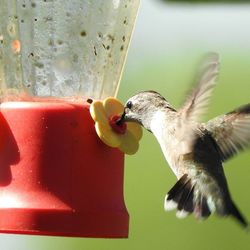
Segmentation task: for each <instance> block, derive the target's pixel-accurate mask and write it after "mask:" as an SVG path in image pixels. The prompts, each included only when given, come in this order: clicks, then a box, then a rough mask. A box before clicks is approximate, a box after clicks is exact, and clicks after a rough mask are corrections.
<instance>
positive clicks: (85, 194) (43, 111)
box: [0, 101, 129, 238]
mask: <svg viewBox="0 0 250 250" xmlns="http://www.w3.org/2000/svg"><path fill="white" fill-rule="evenodd" d="M0 107H1V108H0V110H1V112H0V173H1V174H0V232H2V233H18V234H36V235H54V236H59V235H61V236H79V237H105V238H106V237H107V238H126V237H127V236H128V221H129V215H128V213H127V210H126V207H125V204H124V198H123V171H124V169H123V167H124V155H123V153H121V152H120V151H119V150H118V149H113V148H110V147H108V146H106V145H104V144H103V143H102V142H101V141H100V139H99V138H98V137H97V135H96V132H95V129H94V122H93V120H92V118H91V117H90V114H89V104H88V103H84V104H75V103H68V102H63V101H60V102H53V101H47V102H5V103H2V104H1V106H0Z"/></svg>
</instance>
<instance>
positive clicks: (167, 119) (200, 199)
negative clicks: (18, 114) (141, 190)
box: [117, 53, 250, 227]
mask: <svg viewBox="0 0 250 250" xmlns="http://www.w3.org/2000/svg"><path fill="white" fill-rule="evenodd" d="M219 65H220V63H219V55H218V54H217V53H211V54H210V55H209V56H207V57H206V60H203V63H202V64H201V67H200V71H199V74H198V77H196V81H195V87H194V88H193V89H192V90H191V91H190V93H189V94H188V95H187V97H186V100H185V101H184V104H183V105H182V107H181V108H179V109H175V108H174V107H172V106H171V105H170V103H169V102H168V101H167V100H166V99H165V98H164V97H163V96H162V95H161V94H159V93H158V92H156V91H152V90H150V91H141V92H139V93H137V94H135V95H134V96H132V97H131V98H129V99H128V101H127V102H126V104H125V107H124V113H123V114H122V116H121V118H120V120H119V121H117V123H118V124H119V123H120V122H123V121H124V122H126V121H130V122H136V123H139V124H140V125H142V126H143V127H144V128H145V129H146V130H148V131H149V132H151V133H152V134H153V135H154V136H155V137H156V139H157V141H158V142H159V144H160V147H161V150H162V152H163V154H164V156H165V158H166V161H167V162H168V165H169V166H170V168H171V169H172V171H173V172H174V174H175V175H176V177H177V182H176V184H175V185H174V186H173V187H172V188H171V189H170V191H169V192H168V193H167V195H166V196H165V200H164V209H165V210H166V211H169V210H174V209H176V210H177V212H176V216H177V217H179V218H184V217H186V216H187V215H189V214H194V216H195V217H196V218H197V219H205V218H207V217H208V216H209V215H210V214H213V213H215V214H217V215H219V216H223V217H225V216H232V217H234V218H235V219H236V220H237V221H238V222H239V223H240V224H241V225H242V226H243V227H248V222H247V220H246V219H245V218H244V216H243V215H242V214H241V212H240V211H239V209H238V208H237V206H236V205H235V203H234V202H233V200H232V197H231V195H230V192H229V188H228V184H227V180H226V177H225V174H224V171H223V163H224V162H225V161H227V160H228V159H230V158H231V157H233V156H234V155H235V154H236V153H238V152H239V151H241V150H243V149H244V148H245V147H247V146H248V145H249V144H250V104H246V105H244V106H241V107H239V108H237V109H235V110H233V111H231V112H229V113H226V114H223V115H220V116H218V117H215V118H213V119H211V120H209V121H208V122H202V120H201V118H202V115H204V113H205V111H206V109H207V107H208V104H209V99H210V97H211V94H212V91H213V89H214V87H215V85H216V82H217V78H218V73H219Z"/></svg>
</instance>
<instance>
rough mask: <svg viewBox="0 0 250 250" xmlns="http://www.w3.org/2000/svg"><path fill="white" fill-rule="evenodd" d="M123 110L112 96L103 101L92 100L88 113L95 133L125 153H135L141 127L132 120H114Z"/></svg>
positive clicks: (140, 135) (140, 134)
mask: <svg viewBox="0 0 250 250" xmlns="http://www.w3.org/2000/svg"><path fill="white" fill-rule="evenodd" d="M123 111H124V106H123V105H122V103H121V102H119V101H118V100H117V99H115V98H113V97H108V98H106V99H105V100H104V101H94V102H92V104H91V106H90V114H91V116H92V118H93V120H94V121H95V129H96V133H97V134H98V136H99V137H100V139H101V140H102V141H103V142H104V143H105V144H107V145H108V146H110V147H114V148H119V149H120V150H121V151H123V152H124V153H126V154H129V155H132V154H135V153H136V152H137V150H138V148H139V140H140V139H141V137H142V128H141V126H140V125H138V124H136V123H133V122H122V123H120V124H119V125H118V124H117V123H116V121H117V120H118V119H119V118H120V116H121V115H122V113H123Z"/></svg>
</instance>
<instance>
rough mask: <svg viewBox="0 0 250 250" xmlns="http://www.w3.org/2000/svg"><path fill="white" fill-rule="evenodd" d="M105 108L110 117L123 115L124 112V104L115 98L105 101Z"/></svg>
mask: <svg viewBox="0 0 250 250" xmlns="http://www.w3.org/2000/svg"><path fill="white" fill-rule="evenodd" d="M103 106H104V109H105V111H106V114H107V116H108V117H110V116H113V115H121V114H122V113H123V111H124V106H123V104H122V103H121V102H119V101H118V100H117V99H115V98H113V97H108V98H106V99H105V100H104V101H103Z"/></svg>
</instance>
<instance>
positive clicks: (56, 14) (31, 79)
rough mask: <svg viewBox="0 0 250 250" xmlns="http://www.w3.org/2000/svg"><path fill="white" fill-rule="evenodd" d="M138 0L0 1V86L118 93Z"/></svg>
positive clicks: (25, 91) (12, 91) (18, 90)
mask: <svg viewBox="0 0 250 250" xmlns="http://www.w3.org/2000/svg"><path fill="white" fill-rule="evenodd" d="M138 6H139V0H133V1H132V0H105V1H102V0H95V1H93V0H71V1H68V0H39V1H38V0H36V1H35V0H33V1H27V0H26V1H25V0H0V86H1V96H2V99H4V97H7V96H9V95H12V96H13V95H14V96H22V95H24V96H42V97H43V96H55V97H71V96H72V97H78V96H79V97H82V96H83V97H91V98H96V99H103V98H105V97H107V96H115V95H116V92H117V90H118V86H119V80H120V77H121V72H122V68H123V64H124V61H125V58H126V54H127V49H128V45H129V41H130V37H131V33H132V30H133V26H134V22H135V18H136V14H137V10H138Z"/></svg>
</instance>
